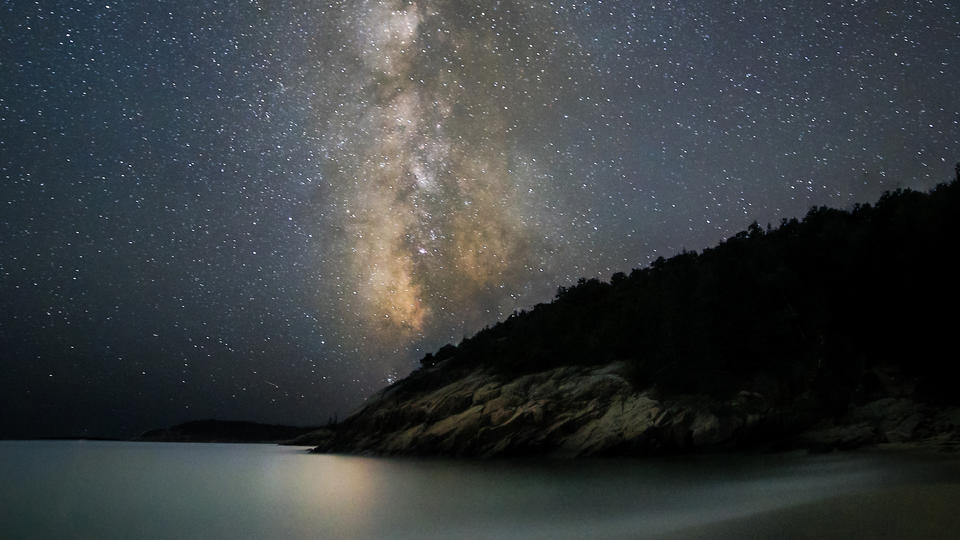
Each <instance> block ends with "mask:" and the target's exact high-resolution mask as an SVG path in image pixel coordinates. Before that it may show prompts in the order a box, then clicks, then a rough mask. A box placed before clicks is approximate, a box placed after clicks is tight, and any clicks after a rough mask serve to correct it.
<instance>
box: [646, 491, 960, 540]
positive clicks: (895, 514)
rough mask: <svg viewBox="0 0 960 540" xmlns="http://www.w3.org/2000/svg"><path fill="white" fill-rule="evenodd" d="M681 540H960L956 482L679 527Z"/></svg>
mask: <svg viewBox="0 0 960 540" xmlns="http://www.w3.org/2000/svg"><path fill="white" fill-rule="evenodd" d="M661 538H664V539H666V538H672V539H681V540H696V539H703V540H707V539H710V540H716V539H724V538H730V539H733V538H736V539H751V538H776V539H801V538H802V539H808V538H809V539H824V538H838V539H839V538H843V539H854V538H870V539H875V538H879V539H886V538H889V539H912V538H923V539H941V538H942V539H951V540H955V539H957V538H960V484H955V483H949V484H947V483H944V484H937V483H933V484H918V485H905V486H898V487H894V488H885V489H879V490H875V491H867V492H860V493H855V494H850V495H843V496H839V497H834V498H830V499H827V500H823V501H818V502H813V503H808V504H803V505H799V506H795V507H790V508H784V509H780V510H773V511H770V512H764V513H761V514H757V515H754V516H749V517H743V518H737V519H732V520H729V521H723V522H720V523H714V524H709V525H701V526H697V527H693V528H689V529H682V530H679V531H675V532H673V533H670V534H667V535H664V536H662V537H661Z"/></svg>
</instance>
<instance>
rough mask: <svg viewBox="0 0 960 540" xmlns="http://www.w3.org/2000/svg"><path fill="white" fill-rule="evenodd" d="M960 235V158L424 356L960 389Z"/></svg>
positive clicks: (725, 379) (579, 293)
mask: <svg viewBox="0 0 960 540" xmlns="http://www.w3.org/2000/svg"><path fill="white" fill-rule="evenodd" d="M958 239H960V166H958V178H957V179H956V180H955V181H953V182H951V183H949V184H943V185H940V186H938V187H937V188H935V189H934V190H933V191H931V192H930V193H919V192H915V191H909V190H897V191H894V192H888V193H886V194H884V195H883V196H882V197H881V198H880V200H879V201H878V202H877V203H876V204H874V205H870V204H864V205H857V206H855V207H854V208H853V209H852V210H850V211H845V210H836V209H830V208H826V207H816V208H813V209H811V210H810V212H809V213H808V214H807V215H806V216H805V217H804V218H803V219H800V220H798V219H791V220H784V221H783V222H782V223H780V224H779V226H777V227H770V226H767V227H766V228H762V227H760V226H758V225H757V224H756V223H754V224H753V225H751V226H750V228H749V229H748V230H747V231H744V232H741V233H739V234H737V235H735V236H734V237H732V238H730V239H728V240H726V241H725V242H723V243H722V244H720V245H718V246H716V247H714V248H710V249H705V250H704V251H703V252H701V253H696V252H684V253H681V254H679V255H676V256H674V257H671V258H669V259H663V258H661V259H658V260H657V261H655V262H654V263H653V264H652V265H651V266H650V267H647V268H642V269H635V270H633V271H632V272H630V273H629V275H628V274H625V273H617V274H614V275H613V276H612V278H611V280H610V282H609V283H605V282H601V281H599V280H597V279H590V280H583V279H581V280H580V281H579V282H578V284H577V285H575V286H572V287H569V288H564V287H561V288H560V289H559V290H558V292H557V295H556V298H555V299H554V301H553V302H551V303H549V304H540V305H537V306H536V307H535V308H533V309H532V310H530V311H522V312H518V313H514V314H513V315H512V316H511V317H510V318H508V319H507V320H505V321H502V322H500V323H498V324H496V325H494V326H493V327H490V328H486V329H484V330H482V331H481V332H479V333H477V334H476V335H475V336H473V337H470V338H467V339H464V340H463V342H461V343H460V344H459V345H458V346H453V345H448V346H446V347H444V348H442V349H440V350H439V351H437V353H436V354H428V355H427V356H426V357H425V358H424V359H423V360H422V364H423V365H424V366H428V367H430V366H434V365H437V364H440V363H443V364H445V370H447V371H448V370H453V369H456V368H457V367H463V368H471V369H472V368H475V367H478V366H481V365H482V366H487V367H490V368H493V369H495V370H497V371H499V372H501V373H503V374H504V375H517V374H522V373H529V372H534V371H539V370H543V369H547V368H552V367H556V366H560V365H594V364H603V363H607V362H611V361H626V362H627V363H628V365H629V366H630V367H629V369H630V374H631V377H632V379H633V381H634V383H635V384H636V385H637V386H638V387H644V386H653V387H655V388H659V389H661V390H663V391H667V392H670V393H677V392H680V393H706V394H710V395H713V396H716V397H722V396H724V395H725V394H727V393H731V392H736V391H738V390H740V389H742V388H744V387H748V388H749V387H752V388H757V389H760V390H762V391H764V392H765V394H766V395H772V396H778V397H779V399H781V400H789V399H794V398H795V397H796V396H798V395H800V394H802V393H804V392H807V393H812V394H815V395H816V396H817V397H818V401H820V402H821V403H825V404H827V405H828V406H831V407H836V408H837V409H838V410H840V409H842V408H843V407H844V406H846V405H847V404H848V403H849V402H850V400H851V399H856V398H857V397H858V396H860V395H863V396H866V395H868V394H870V393H871V392H873V391H874V390H875V388H874V387H876V386H878V385H880V384H881V381H879V380H877V373H879V372H882V371H883V370H884V369H886V368H891V369H892V370H893V371H894V372H895V373H896V377H901V378H904V379H905V380H907V382H908V383H909V384H911V385H912V386H911V388H912V390H911V391H912V392H915V393H916V395H917V396H919V397H922V398H923V399H925V400H930V401H944V400H948V401H949V400H954V401H956V400H957V397H956V396H960V392H956V391H955V388H954V384H955V381H956V380H957V376H958V375H960V368H958V366H957V360H956V354H955V353H954V352H953V351H954V350H955V348H956V344H955V339H956V337H955V332H956V329H957V321H958V315H957V309H958V298H960V295H958V279H957V271H956V268H955V266H954V265H953V263H952V261H953V260H954V258H955V256H956V254H955V251H956V250H957V247H958ZM415 378H416V377H414V379H415ZM424 383H426V381H424Z"/></svg>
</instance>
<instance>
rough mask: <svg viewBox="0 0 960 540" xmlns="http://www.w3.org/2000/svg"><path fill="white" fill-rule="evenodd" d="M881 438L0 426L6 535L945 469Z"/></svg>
mask: <svg viewBox="0 0 960 540" xmlns="http://www.w3.org/2000/svg"><path fill="white" fill-rule="evenodd" d="M958 480H960V476H958V474H957V467H956V466H955V462H954V461H943V460H930V459H918V458H904V457H903V456H893V457H891V456H890V455H888V454H844V455H829V456H814V457H810V456H799V455H797V456H783V455H779V456H751V457H747V458H730V457H697V458H689V457H688V458H674V459H657V460H636V461H634V460H627V461H622V460H621V461H600V462H587V463H580V462H578V463H569V462H568V463H548V464H532V463H523V462H520V463H504V462H494V463H489V462H488V463H475V462H473V463H462V462H451V461H432V460H402V459H372V458H355V457H340V456H317V455H309V454H307V453H305V450H304V449H303V448H291V447H279V446H270V445H227V444H170V443H166V444H163V443H159V444H158V443H123V442H80V441H2V442H0V536H3V537H5V538H21V537H24V538H74V537H85V538H144V537H149V538H192V537H204V538H248V537H253V538H268V537H269V538H290V537H304V538H306V537H309V538H544V539H548V538H549V539H555V538H585V537H590V538H621V537H644V536H651V535H658V534H666V533H671V532H676V531H681V530H684V529H688V528H691V527H696V526H703V525H709V524H711V523H716V522H720V521H722V520H728V519H731V518H738V517H743V516H751V515H757V514H760V513H763V512H769V511H771V510H777V509H780V508H786V507H792V506H796V505H800V504H803V503H810V502H815V501H818V500H827V499H829V498H831V497H837V496H842V495H844V494H854V493H857V492H868V491H870V490H877V489H881V488H888V487H897V486H904V485H911V484H917V485H919V484H924V485H929V484H931V483H934V484H935V483H944V482H957V481H958Z"/></svg>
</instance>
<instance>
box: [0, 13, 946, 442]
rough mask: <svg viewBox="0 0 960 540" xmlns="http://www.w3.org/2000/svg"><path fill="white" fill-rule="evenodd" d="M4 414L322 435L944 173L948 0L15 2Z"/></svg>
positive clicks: (77, 427)
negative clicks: (445, 348)
mask: <svg viewBox="0 0 960 540" xmlns="http://www.w3.org/2000/svg"><path fill="white" fill-rule="evenodd" d="M0 29H2V31H0V208H2V210H0V310H2V313H3V315H2V318H0V346H2V348H0V368H2V377H0V395H2V396H3V397H2V398H0V407H2V408H3V410H4V411H7V412H5V414H4V417H5V418H4V420H3V422H2V423H0V433H10V434H33V435H37V434H40V435H42V434H55V433H65V432H69V433H71V434H90V435H102V434H123V435H130V434H135V433H136V432H138V431H142V430H144V429H147V428H151V427H156V426H158V425H164V424H170V423H174V422H178V421H182V420H187V419H193V418H206V417H218V418H225V419H230V418H243V419H251V420H259V421H268V422H286V423H301V424H317V423H322V422H325V421H326V420H327V418H328V417H330V416H332V415H335V414H336V415H339V416H341V417H342V416H343V415H345V414H346V413H348V412H349V411H350V410H351V408H352V407H354V406H356V405H357V404H359V403H360V402H361V400H362V399H363V398H364V397H366V396H367V395H368V394H369V393H371V392H373V391H375V390H376V389H378V388H380V387H382V386H383V385H384V384H386V383H387V382H389V381H392V380H394V379H396V378H397V377H400V376H403V375H405V374H406V373H407V372H409V371H410V370H411V369H412V368H413V367H415V365H416V360H417V359H419V358H420V357H421V356H423V354H424V353H426V352H428V351H431V350H435V349H436V348H438V347H439V346H441V345H443V344H445V343H447V342H458V341H459V340H460V339H461V338H462V337H464V336H465V335H470V334H472V333H474V332H476V331H477V330H479V329H480V328H482V327H483V326H484V325H487V324H492V323H494V322H496V321H497V320H499V319H502V318H504V317H506V316H508V315H509V314H510V313H511V312H512V311H513V310H515V309H520V308H529V307H530V306H532V305H534V304H536V303H538V302H543V301H548V300H549V299H550V298H551V297H552V295H553V293H554V292H555V291H556V288H557V286H559V285H569V284H570V283H572V282H574V281H576V279H577V278H579V277H600V278H603V279H607V278H609V276H610V274H612V273H613V272H616V271H621V270H629V269H630V268H633V267H639V266H644V265H646V264H649V262H651V261H652V260H654V259H655V258H657V257H658V256H661V255H663V256H669V255H671V254H674V253H677V252H679V251H680V250H681V249H702V248H704V247H707V246H709V245H712V244H714V243H716V242H718V241H720V240H722V239H723V238H726V237H728V236H730V235H732V234H735V233H736V232H738V231H740V230H742V229H744V228H745V227H746V226H747V225H748V224H749V223H750V222H752V221H754V220H756V221H758V222H760V223H761V224H766V223H768V222H769V223H773V224H776V223H778V222H779V221H780V219H781V218H784V217H793V216H798V215H803V214H804V213H805V212H806V210H807V209H808V208H809V207H810V206H812V205H822V204H825V205H831V206H837V207H847V206H850V205H852V204H853V203H855V202H867V201H871V200H873V199H875V198H877V197H878V196H879V195H880V194H881V193H882V192H883V191H885V190H888V189H894V188H898V187H909V188H914V189H928V188H930V187H932V186H933V185H935V184H936V183H938V182H942V181H946V180H948V179H949V178H950V177H951V175H952V171H953V164H954V163H955V162H956V161H958V160H960V85H958V84H957V81H960V53H958V52H957V51H960V8H958V7H957V6H956V4H954V3H952V2H946V1H940V2H934V1H929V2H927V1H908V2H880V1H876V2H870V1H862V2H830V3H826V2H824V3H819V2H814V3H810V2H764V3H758V2H648V3H636V2H600V1H591V2H569V3H566V2H541V1H535V2H511V1H482V2H455V1H446V0H437V1H429V0H419V1H401V0H384V1H374V0H357V1H343V2H329V3H328V2H311V1H305V0H304V1H275V2H258V1H243V2H218V1H203V0H201V1H192V2H182V1H169V2H117V3H113V2H106V1H105V2H80V1H74V2H66V1H63V2H58V1H36V2H30V1H13V2H7V3H4V4H3V5H2V6H0Z"/></svg>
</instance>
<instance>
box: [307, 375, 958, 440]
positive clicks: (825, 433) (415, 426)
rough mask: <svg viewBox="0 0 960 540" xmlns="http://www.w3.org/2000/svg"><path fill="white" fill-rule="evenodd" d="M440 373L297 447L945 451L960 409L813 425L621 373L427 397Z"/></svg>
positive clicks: (814, 410)
mask: <svg viewBox="0 0 960 540" xmlns="http://www.w3.org/2000/svg"><path fill="white" fill-rule="evenodd" d="M438 369H439V370H442V367H440V368H433V370H421V372H420V373H417V374H414V376H412V377H411V378H410V379H408V380H405V381H401V382H400V383H398V384H396V385H394V386H392V387H390V388H387V389H386V390H384V391H382V392H381V393H380V394H378V395H376V396H375V397H374V398H373V399H372V400H371V402H370V403H369V404H368V405H366V406H365V407H363V408H362V409H361V410H360V411H358V412H357V413H356V414H354V415H353V416H351V417H350V418H348V419H346V420H345V421H344V422H343V423H341V424H340V425H338V426H334V427H332V428H329V429H324V430H319V431H316V432H313V433H311V434H309V435H307V436H305V437H304V438H301V439H300V440H299V444H306V443H310V444H316V445H317V447H316V449H315V450H314V451H315V452H324V453H326V452H332V453H350V454H363V455H445V456H467V457H498V456H529V455H546V456H559V457H578V456H601V455H645V454H656V453H673V452H684V451H694V450H708V449H734V448H741V447H766V448H770V447H773V448H777V447H779V448H796V447H805V448H811V449H818V450H828V449H832V448H852V447H857V446H861V445H864V444H873V443H884V442H898V443H903V442H917V441H927V442H930V443H934V444H937V445H941V446H950V447H953V446H956V443H957V442H958V440H960V439H958V437H957V436H956V433H957V430H958V428H960V409H958V408H931V407H929V406H924V405H921V404H918V403H917V402H915V401H913V400H912V399H909V398H907V397H892V396H888V397H883V398H880V399H874V400H871V401H868V402H866V403H864V404H862V405H860V406H856V407H851V408H850V409H848V410H847V411H845V412H844V413H842V414H840V415H838V416H829V417H827V416H821V417H818V414H821V413H820V412H818V411H822V409H820V408H818V406H817V404H816V403H814V402H813V400H812V399H807V398H803V397H801V398H800V399H797V400H795V401H793V403H792V404H790V405H787V406H783V405H780V406H777V405H775V404H773V403H772V401H771V400H770V399H768V398H767V397H765V396H763V395H761V394H759V393H757V392H752V391H742V392H740V393H739V394H737V395H736V396H735V397H733V398H732V399H729V400H719V399H716V398H710V397H706V396H676V397H671V398H666V397H658V396H657V393H656V392H653V391H650V390H637V389H635V388H634V387H633V386H632V385H631V383H630V382H629V380H628V378H627V377H626V376H625V374H624V365H623V364H618V363H615V364H610V365H606V366H603V367H597V368H585V367H575V366H567V367H560V368H555V369H551V370H546V371H542V372H538V373H532V374H528V375H523V376H520V377H517V378H515V379H512V380H504V379H503V378H501V377H500V376H498V375H495V374H492V373H491V372H487V371H484V370H475V371H470V372H467V373H464V374H463V375H462V376H460V377H454V378H453V379H452V380H444V381H442V382H440V383H439V384H438V385H436V386H434V387H428V388H423V386H425V385H426V386H429V384H425V382H424V380H423V379H425V378H426V379H429V378H431V377H434V378H435V377H437V376H438V375H442V373H438V372H437V371H436V370H438ZM431 371H432V372H431ZM447 378H449V376H447ZM428 382H429V381H428Z"/></svg>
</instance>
